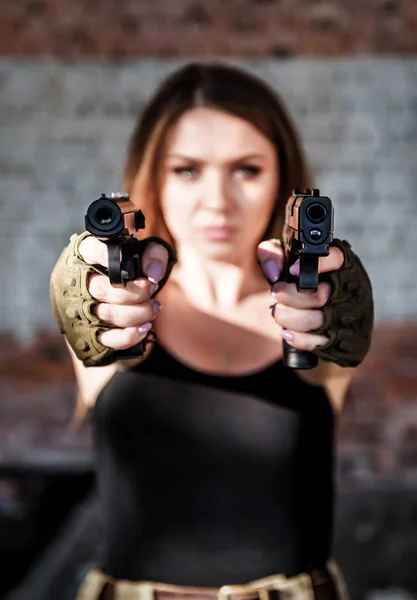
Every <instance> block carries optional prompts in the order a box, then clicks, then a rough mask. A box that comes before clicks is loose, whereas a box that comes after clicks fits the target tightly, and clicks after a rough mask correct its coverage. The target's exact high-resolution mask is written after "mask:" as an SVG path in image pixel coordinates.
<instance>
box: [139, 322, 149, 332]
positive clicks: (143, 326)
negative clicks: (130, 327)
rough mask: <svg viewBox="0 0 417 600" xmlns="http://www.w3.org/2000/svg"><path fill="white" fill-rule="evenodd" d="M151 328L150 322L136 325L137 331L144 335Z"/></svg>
mask: <svg viewBox="0 0 417 600" xmlns="http://www.w3.org/2000/svg"><path fill="white" fill-rule="evenodd" d="M151 329H152V323H144V324H143V325H141V326H140V327H138V331H139V333H140V335H145V333H148V331H150V330H151Z"/></svg>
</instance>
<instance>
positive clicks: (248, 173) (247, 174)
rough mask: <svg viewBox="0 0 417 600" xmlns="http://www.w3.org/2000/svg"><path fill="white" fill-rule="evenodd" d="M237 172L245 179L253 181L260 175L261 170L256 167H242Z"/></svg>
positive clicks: (237, 168)
mask: <svg viewBox="0 0 417 600" xmlns="http://www.w3.org/2000/svg"><path fill="white" fill-rule="evenodd" d="M235 171H236V172H237V173H238V174H239V175H240V176H242V177H243V178H244V179H253V178H255V177H257V176H258V175H259V174H260V172H261V169H260V167H257V166H256V165H240V166H239V167H236V169H235Z"/></svg>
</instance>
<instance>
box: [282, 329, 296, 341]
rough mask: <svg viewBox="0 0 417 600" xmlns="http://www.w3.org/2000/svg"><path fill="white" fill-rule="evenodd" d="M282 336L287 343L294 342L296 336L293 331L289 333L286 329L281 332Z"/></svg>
mask: <svg viewBox="0 0 417 600" xmlns="http://www.w3.org/2000/svg"><path fill="white" fill-rule="evenodd" d="M281 336H282V337H283V338H284V340H285V341H286V342H292V341H293V340H294V334H293V333H292V332H291V331H287V330H286V329H282V330H281Z"/></svg>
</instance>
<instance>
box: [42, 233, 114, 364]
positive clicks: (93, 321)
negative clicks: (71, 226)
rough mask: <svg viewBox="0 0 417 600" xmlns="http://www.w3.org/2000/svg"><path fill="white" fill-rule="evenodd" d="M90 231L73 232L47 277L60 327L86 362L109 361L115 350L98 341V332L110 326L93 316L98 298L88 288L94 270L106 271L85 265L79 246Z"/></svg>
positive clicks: (52, 303)
mask: <svg viewBox="0 0 417 600" xmlns="http://www.w3.org/2000/svg"><path fill="white" fill-rule="evenodd" d="M89 235H91V234H90V233H88V232H84V233H82V234H81V235H78V234H76V233H74V234H73V235H72V236H71V238H70V243H69V244H68V246H66V248H64V250H63V252H62V253H61V255H60V257H59V259H58V261H57V263H56V264H55V266H54V268H53V270H52V273H51V278H50V297H51V306H52V312H53V314H54V317H55V320H56V322H57V324H58V328H59V331H60V332H61V333H62V334H65V336H66V338H67V340H68V343H69V344H70V346H71V348H72V349H73V350H74V352H75V354H76V356H77V358H79V359H80V360H81V361H82V362H83V363H84V365H85V366H87V367H89V366H98V365H100V366H102V365H108V364H110V363H112V362H113V361H114V360H115V357H114V355H115V353H116V351H115V350H113V349H111V348H107V347H106V346H103V345H102V344H100V342H99V341H98V340H97V334H98V333H100V332H101V331H104V330H105V329H108V328H110V326H109V325H107V324H104V323H103V321H101V320H100V319H99V318H98V317H96V316H95V315H94V314H93V313H92V311H91V309H92V307H93V306H94V304H96V303H97V301H96V300H95V299H94V298H93V297H92V296H91V294H90V292H89V291H88V279H89V276H90V275H92V274H93V273H99V274H101V275H107V273H106V270H105V269H103V268H102V267H99V266H94V265H88V264H87V263H86V262H84V261H83V259H82V258H81V256H80V254H79V252H78V248H79V245H80V243H81V242H82V240H83V239H85V238H86V237H87V236H89Z"/></svg>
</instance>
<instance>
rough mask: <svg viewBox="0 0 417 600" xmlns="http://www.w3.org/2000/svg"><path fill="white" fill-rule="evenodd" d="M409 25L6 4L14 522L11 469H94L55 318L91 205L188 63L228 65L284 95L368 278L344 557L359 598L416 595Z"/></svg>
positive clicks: (7, 339)
mask: <svg viewBox="0 0 417 600" xmlns="http://www.w3.org/2000/svg"><path fill="white" fill-rule="evenodd" d="M416 21H417V12H416V10H415V2H414V1H413V0H405V1H404V0H403V1H400V0H367V1H365V2H364V1H362V0H354V1H349V2H343V1H342V0H340V1H339V2H336V1H333V2H330V1H329V2H325V1H323V2H311V1H308V0H304V1H299V2H295V1H294V0H275V1H274V0H228V1H227V2H225V1H220V0H210V1H209V2H202V1H200V2H199V1H193V0H190V1H185V0H181V1H180V0H177V1H173V0H154V1H153V2H145V1H142V2H136V3H133V2H129V1H126V2H124V3H116V2H114V1H113V2H110V0H103V1H102V2H100V4H99V6H98V7H95V9H94V11H93V10H91V3H87V2H81V1H80V2H77V3H68V2H67V3H64V2H59V1H58V0H45V1H42V0H31V1H30V0H22V1H21V2H15V1H14V0H4V1H3V3H2V18H1V20H0V97H1V102H0V177H1V185H0V256H1V261H0V281H1V286H2V287H1V295H0V469H1V473H2V476H1V480H0V509H1V510H2V514H3V515H7V514H16V511H17V513H19V510H21V509H22V503H21V504H19V502H18V501H17V499H18V498H19V497H22V489H23V488H22V487H21V486H20V484H19V483H18V482H17V480H16V479H14V478H13V477H11V475H10V473H11V472H16V471H19V470H21V471H28V472H31V471H36V472H38V473H39V472H40V471H41V472H43V473H47V472H74V471H75V472H77V471H78V472H83V471H85V470H86V469H87V470H88V468H89V465H90V464H91V439H90V430H89V423H88V420H87V421H85V422H84V424H83V425H82V426H81V427H77V426H76V424H75V423H74V420H73V409H74V404H75V393H76V390H75V381H74V377H73V372H72V367H71V364H70V361H69V357H68V354H67V353H66V350H65V348H64V346H63V342H62V338H61V337H60V336H59V335H58V334H57V333H56V328H55V323H54V322H53V319H52V316H51V312H50V307H49V298H48V280H49V273H50V270H51V268H52V266H53V264H54V262H55V260H56V258H57V255H58V252H59V251H60V249H61V248H62V247H63V245H64V244H65V243H66V241H67V239H68V236H69V235H70V233H72V232H73V231H80V230H81V228H82V227H83V215H84V212H85V208H86V206H87V204H88V203H90V202H91V201H92V200H93V199H94V198H95V197H97V195H98V194H100V193H101V192H102V191H113V190H118V189H119V186H120V178H121V168H122V161H123V158H124V152H125V146H126V142H127V139H128V135H129V133H130V131H131V127H132V124H133V122H134V119H135V118H136V116H137V114H138V112H140V110H141V108H142V107H143V105H144V102H145V101H146V99H147V97H148V95H149V94H150V93H151V91H152V90H153V89H154V87H155V85H156V84H157V83H158V82H159V81H160V80H161V78H162V77H163V76H164V75H165V74H166V73H167V72H168V71H169V70H170V69H171V68H173V67H175V66H176V65H178V64H180V63H181V62H182V61H184V60H188V59H189V58H195V57H198V56H205V57H207V56H219V57H224V58H229V59H231V60H234V61H237V62H238V63H240V64H243V65H244V66H246V67H247V68H249V69H252V70H253V71H254V72H256V73H258V74H259V75H261V76H262V77H264V78H265V79H266V80H267V81H268V82H269V83H271V84H272V85H274V86H276V88H277V89H278V90H279V91H280V92H281V94H282V96H283V97H284V99H285V100H286V101H287V103H288V106H289V109H290V111H291V112H292V114H293V116H294V118H295V120H296V122H297V124H298V126H299V127H300V130H301V133H302V136H303V139H304V143H305V147H306V151H307V153H308V155H309V157H310V160H311V163H312V165H313V167H314V170H315V172H316V176H317V184H318V187H320V189H321V190H322V191H323V192H325V193H326V194H327V195H329V196H330V197H331V198H332V199H333V201H334V203H335V226H336V231H337V234H338V236H339V237H346V238H347V239H349V240H350V241H351V242H352V244H353V246H354V248H355V249H356V250H357V251H358V253H359V254H360V256H361V257H362V259H363V261H364V263H365V265H366V267H367V269H368V271H369V273H370V275H371V278H372V281H373V285H374V291H375V301H376V331H375V336H374V342H373V345H372V348H371V352H370V354H369V356H368V358H367V359H366V361H365V363H364V364H363V365H362V367H361V368H360V369H359V371H358V372H357V375H356V377H355V379H354V382H353V385H352V388H351V390H350V392H349V398H348V402H347V405H346V409H345V411H344V414H343V416H342V419H341V422H340V427H339V431H338V435H339V444H338V468H337V472H338V481H339V490H340V492H339V493H340V503H339V507H338V515H337V531H336V550H337V554H338V556H340V558H341V560H342V564H343V566H344V568H345V569H346V572H347V575H348V579H349V584H350V586H351V587H352V589H353V591H354V600H359V599H361V600H362V599H364V598H367V599H368V598H369V599H370V598H372V600H379V599H380V598H384V599H385V600H387V599H388V598H390V599H391V598H392V599H393V600H394V599H395V600H399V599H400V598H404V599H405V598H408V597H417V579H416V577H417V575H416V574H415V569H413V565H414V564H417V543H416V541H415V539H416V536H415V531H416V528H417V514H416V511H415V506H416V503H415V500H416V496H417V414H416V408H415V407H416V400H417V375H416V373H417V370H416V365H417V343H416V340H417V283H416V277H415V250H414V248H415V239H416V237H415V231H416V229H417V207H416V202H415V196H414V192H415V189H417V175H416V173H417V169H416V167H417V158H416V157H417V152H416V150H417V116H416V115H417V111H416V107H417V61H416V60H415V55H416V50H417V35H416V31H417V23H416ZM283 58H285V60H281V59H283ZM125 59H126V60H125ZM413 261H414V262H413ZM17 315H18V316H17ZM8 473H9V474H8ZM19 486H20V487H19ZM32 499H33V496H32ZM29 501H30V498H29V499H28V500H27V502H29ZM33 502H34V501H33ZM7 511H11V513H8V512H7ZM13 511H14V512H13ZM2 532H3V530H0V538H1V534H2ZM12 537H13V536H12ZM358 557H360V560H358ZM407 590H408V592H407ZM0 593H1V592H0ZM407 593H408V594H411V596H407Z"/></svg>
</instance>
